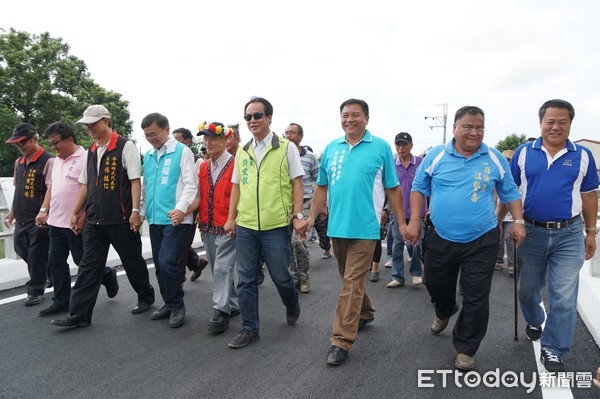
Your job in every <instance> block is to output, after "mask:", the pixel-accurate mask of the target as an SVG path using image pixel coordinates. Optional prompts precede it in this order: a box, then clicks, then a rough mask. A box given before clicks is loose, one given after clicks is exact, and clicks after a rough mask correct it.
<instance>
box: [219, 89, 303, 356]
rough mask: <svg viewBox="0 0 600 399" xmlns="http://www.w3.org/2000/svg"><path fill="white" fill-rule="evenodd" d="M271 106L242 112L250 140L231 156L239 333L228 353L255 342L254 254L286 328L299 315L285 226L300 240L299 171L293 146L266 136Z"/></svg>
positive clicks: (229, 226) (230, 226) (253, 104)
mask: <svg viewBox="0 0 600 399" xmlns="http://www.w3.org/2000/svg"><path fill="white" fill-rule="evenodd" d="M272 117H273V106H272V105H271V103H270V102H269V101H267V100H266V99H264V98H261V97H254V98H252V99H251V100H250V101H248V103H246V106H245V107H244V119H245V120H246V123H247V126H248V130H250V132H251V133H252V136H253V137H252V140H250V141H249V142H248V143H246V144H245V145H244V146H243V147H242V148H240V149H239V150H238V151H237V154H236V160H235V165H234V170H233V175H232V178H231V181H232V183H233V187H232V191H231V197H230V204H229V216H228V218H227V223H226V224H225V231H226V233H227V234H229V235H230V236H234V235H235V236H236V237H237V238H236V247H237V255H236V259H237V267H238V276H239V280H238V286H237V292H238V300H239V305H240V311H241V314H242V321H243V324H242V330H241V331H240V332H239V334H238V335H237V336H236V337H235V338H233V339H232V340H231V342H229V347H230V348H233V349H237V348H243V347H244V346H246V345H248V344H250V343H252V342H254V341H256V340H257V339H258V338H259V335H258V330H259V325H258V283H257V278H258V276H259V275H260V268H261V266H260V262H259V258H260V254H261V253H262V254H263V256H264V259H265V263H266V264H267V268H268V269H269V275H270V276H271V279H272V280H273V283H275V286H276V287H277V291H278V292H279V296H280V297H281V300H282V302H283V304H284V305H285V307H286V317H287V324H288V325H294V324H296V321H297V320H298V317H299V316H300V304H299V303H298V292H297V291H296V288H295V287H294V279H293V278H292V275H291V274H290V272H289V270H288V265H289V264H290V248H289V243H290V223H292V224H293V228H294V230H295V231H296V232H297V233H298V235H299V236H300V238H301V239H304V237H305V231H306V221H305V220H304V216H303V214H302V197H303V192H304V186H303V183H302V176H303V175H304V169H303V168H302V163H301V162H300V154H299V153H298V149H297V148H296V146H295V145H294V144H293V143H290V142H289V141H288V140H286V139H284V138H282V137H280V136H278V135H276V134H275V133H273V132H272V131H271V118H272Z"/></svg>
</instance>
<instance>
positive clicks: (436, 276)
mask: <svg viewBox="0 0 600 399" xmlns="http://www.w3.org/2000/svg"><path fill="white" fill-rule="evenodd" d="M499 240H500V238H499V233H498V229H492V230H490V231H488V232H487V233H485V234H483V235H482V236H480V237H479V238H477V239H476V240H474V241H471V242H468V243H456V242H452V241H448V240H445V239H443V238H441V237H440V236H439V235H438V234H437V232H436V231H435V228H433V227H431V228H429V229H427V235H426V237H425V241H426V247H427V251H426V252H425V275H426V276H427V282H426V286H427V291H428V292H429V295H430V296H431V302H432V303H433V304H434V306H435V313H436V315H437V317H439V318H440V319H444V318H447V317H449V316H450V315H451V314H452V310H453V308H454V306H456V280H457V277H458V274H459V272H460V284H461V286H462V290H463V295H462V297H463V306H462V310H461V312H460V314H459V315H458V319H457V320H456V324H455V325H454V331H453V332H452V342H453V343H454V347H455V348H456V351H457V352H460V353H464V354H466V355H469V356H473V355H474V354H475V353H476V352H477V349H479V345H480V344H481V340H483V337H485V334H486V332H487V325H488V318H489V294H490V287H491V284H492V276H493V274H494V265H495V264H496V255H497V254H498V243H499Z"/></svg>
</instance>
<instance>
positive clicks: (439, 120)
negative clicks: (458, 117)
mask: <svg viewBox="0 0 600 399" xmlns="http://www.w3.org/2000/svg"><path fill="white" fill-rule="evenodd" d="M438 105H441V106H442V109H443V113H444V114H443V115H442V116H426V117H425V120H427V119H431V120H433V123H434V124H433V125H429V128H430V129H431V130H433V128H434V127H443V128H444V137H443V139H442V144H446V122H447V121H448V104H438Z"/></svg>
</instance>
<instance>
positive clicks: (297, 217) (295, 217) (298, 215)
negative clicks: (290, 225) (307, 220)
mask: <svg viewBox="0 0 600 399" xmlns="http://www.w3.org/2000/svg"><path fill="white" fill-rule="evenodd" d="M292 219H298V220H304V215H303V214H302V213H294V214H293V215H292Z"/></svg>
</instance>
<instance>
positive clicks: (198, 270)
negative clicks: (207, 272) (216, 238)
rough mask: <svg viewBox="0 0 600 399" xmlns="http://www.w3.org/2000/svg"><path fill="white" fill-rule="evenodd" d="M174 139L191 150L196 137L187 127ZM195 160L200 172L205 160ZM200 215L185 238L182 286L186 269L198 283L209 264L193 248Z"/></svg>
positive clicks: (181, 268)
mask: <svg viewBox="0 0 600 399" xmlns="http://www.w3.org/2000/svg"><path fill="white" fill-rule="evenodd" d="M172 135H173V138H174V139H175V140H177V141H179V142H180V143H183V144H185V145H186V146H187V147H188V148H191V145H192V142H193V141H194V136H192V132H191V131H190V129H186V128H185V127H180V128H177V129H175V130H173V132H172ZM194 160H195V162H196V164H195V166H194V168H195V171H196V172H197V171H198V168H199V166H200V164H201V163H202V161H203V160H204V159H203V158H201V157H200V155H197V154H194ZM197 215H198V212H197V211H194V216H193V219H192V223H191V224H190V227H189V231H188V235H187V237H186V238H185V241H186V245H185V246H184V248H183V251H184V253H183V255H182V262H181V265H180V278H181V284H183V283H184V282H185V267H186V266H187V268H188V269H189V270H190V271H191V272H192V275H191V276H190V281H196V280H197V279H198V278H199V277H200V276H201V275H202V270H204V268H205V267H206V265H207V264H208V260H207V259H206V258H205V257H204V256H198V253H197V252H196V250H194V248H192V243H193V242H194V237H195V236H196V217H197Z"/></svg>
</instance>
